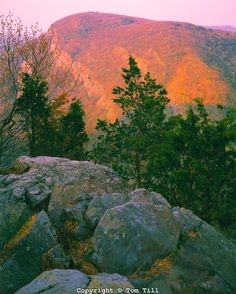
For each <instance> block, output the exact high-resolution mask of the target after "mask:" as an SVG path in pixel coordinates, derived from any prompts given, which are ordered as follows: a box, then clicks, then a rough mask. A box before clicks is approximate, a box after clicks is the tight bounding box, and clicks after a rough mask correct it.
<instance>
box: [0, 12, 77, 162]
mask: <svg viewBox="0 0 236 294" xmlns="http://www.w3.org/2000/svg"><path fill="white" fill-rule="evenodd" d="M60 57H61V53H60V50H59V48H58V41H57V39H56V35H55V33H54V31H53V29H50V31H49V32H48V33H42V32H41V30H40V29H39V27H38V26H37V25H34V26H31V27H30V28H26V27H24V26H23V25H22V21H21V20H20V19H19V18H14V17H13V15H12V14H11V13H9V14H8V15H7V16H4V15H2V16H0V64H1V67H0V164H1V163H2V160H1V159H2V155H3V154H4V153H5V152H6V151H7V150H9V148H14V147H15V146H17V145H18V143H19V141H20V138H21V136H19V135H18V133H19V132H20V131H21V130H22V126H21V125H20V124H19V122H18V120H17V116H16V115H15V104H14V103H15V101H16V99H17V98H18V97H19V95H20V91H21V88H22V85H21V81H22V79H21V74H22V73H23V72H27V73H29V74H30V75H32V76H41V77H42V78H43V79H44V80H46V81H47V82H48V93H47V95H48V97H49V98H50V99H53V98H55V97H57V96H59V95H61V94H63V93H69V92H70V91H72V89H74V88H75V86H76V85H77V80H78V78H77V77H75V78H74V77H73V74H72V73H71V71H72V67H73V60H69V59H68V60H67V61H66V62H64V61H63V59H62V58H60Z"/></svg>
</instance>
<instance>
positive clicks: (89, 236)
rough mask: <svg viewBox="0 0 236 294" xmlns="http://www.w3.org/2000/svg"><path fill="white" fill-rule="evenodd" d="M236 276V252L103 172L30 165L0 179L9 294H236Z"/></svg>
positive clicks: (44, 162) (2, 289)
mask: <svg viewBox="0 0 236 294" xmlns="http://www.w3.org/2000/svg"><path fill="white" fill-rule="evenodd" d="M235 273H236V247H235V244H234V243H232V242H231V241H230V240H228V239H227V238H226V237H225V236H224V235H222V234H221V233H220V232H218V231H217V230H215V229H214V228H213V227H212V226H210V225H209V224H207V223H206V222H204V221H203V220H201V219H200V218H198V217H197V216H196V215H194V214H193V213H192V212H191V211H189V210H187V209H185V208H179V207H174V208H172V207H171V205H170V204H169V203H168V202H167V201H166V199H165V198H164V197H163V196H162V195H160V194H158V193H154V192H151V191H148V190H145V189H138V190H135V191H131V192H130V191H129V188H128V186H127V185H126V183H125V182H124V181H123V180H122V179H120V178H119V176H118V175H117V174H116V173H115V172H114V171H113V170H111V169H109V168H107V167H105V166H101V165H97V164H93V163H91V162H78V161H71V160H68V159H63V158H53V157H36V158H30V157H26V156H23V157H20V158H18V159H17V160H16V162H15V163H14V165H13V167H12V169H11V174H7V175H2V176H0V293H2V294H5V293H6V294H10V293H19V294H23V293H25V294H28V293H29V294H30V293H45V294H46V293H47V294H49V293H76V292H78V291H80V289H82V290H85V289H105V288H109V289H113V293H127V289H133V291H134V292H133V293H137V291H139V293H144V290H143V289H144V288H149V289H158V291H159V293H163V294H168V293H236V280H235ZM81 293H82V292H81ZM130 293H132V292H130Z"/></svg>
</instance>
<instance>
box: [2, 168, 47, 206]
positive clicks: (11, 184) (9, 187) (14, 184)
mask: <svg viewBox="0 0 236 294" xmlns="http://www.w3.org/2000/svg"><path fill="white" fill-rule="evenodd" d="M0 194H2V195H3V198H4V199H5V200H18V201H27V202H28V203H29V205H30V206H31V207H32V208H35V207H37V206H40V205H42V204H43V203H45V202H46V201H47V200H49V197H50V194H51V192H50V190H49V188H48V187H47V186H46V185H45V179H44V177H43V176H42V175H41V174H39V173H38V172H37V170H31V171H29V172H27V173H25V174H22V175H6V176H4V177H2V178H1V181H0ZM1 198H2V197H1ZM0 201H1V200H0Z"/></svg>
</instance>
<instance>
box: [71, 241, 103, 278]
mask: <svg viewBox="0 0 236 294" xmlns="http://www.w3.org/2000/svg"><path fill="white" fill-rule="evenodd" d="M92 248H93V245H92V241H91V239H87V240H84V241H72V242H71V243H70V249H69V250H68V251H69V252H68V253H69V255H70V256H73V260H74V263H75V268H76V269H78V270H80V271H82V272H84V273H85V274H87V275H95V274H97V273H98V272H99V271H98V270H97V269H96V267H95V266H94V265H93V264H92V263H91V262H89V261H88V260H87V259H86V254H87V252H88V251H90V250H91V249H92Z"/></svg>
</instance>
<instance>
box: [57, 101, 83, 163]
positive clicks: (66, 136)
mask: <svg viewBox="0 0 236 294" xmlns="http://www.w3.org/2000/svg"><path fill="white" fill-rule="evenodd" d="M87 142H88V135H87V133H86V131H85V122H84V111H83V107H82V104H81V102H80V101H79V100H75V98H74V100H73V102H72V103H71V105H70V107H69V111H68V113H67V114H65V115H63V116H62V117H60V119H59V121H58V129H57V131H56V147H55V150H56V153H57V154H56V155H57V156H62V157H67V158H70V159H76V160H83V159H85V158H86V151H85V147H84V145H85V143H87Z"/></svg>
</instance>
